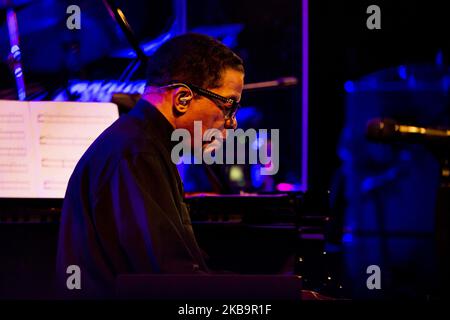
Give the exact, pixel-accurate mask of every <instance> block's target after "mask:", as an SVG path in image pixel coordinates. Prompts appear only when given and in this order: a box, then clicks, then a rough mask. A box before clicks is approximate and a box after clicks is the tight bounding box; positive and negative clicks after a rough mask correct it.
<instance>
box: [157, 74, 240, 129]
mask: <svg viewBox="0 0 450 320" xmlns="http://www.w3.org/2000/svg"><path fill="white" fill-rule="evenodd" d="M176 86H183V87H187V88H188V89H189V90H191V91H193V92H195V93H197V94H199V95H202V96H204V97H206V98H209V99H212V100H218V101H221V102H223V103H224V104H227V105H228V106H225V105H219V104H217V103H216V106H217V107H218V108H219V109H221V110H222V112H223V115H224V118H225V120H228V119H235V118H236V113H237V110H238V109H239V108H240V107H241V105H240V103H239V102H237V101H236V100H235V99H233V98H226V97H223V96H221V95H219V94H217V93H214V92H212V91H209V90H207V89H203V88H201V87H198V86H196V85H193V84H187V83H181V82H179V83H172V84H169V85H167V86H164V87H167V88H171V87H176Z"/></svg>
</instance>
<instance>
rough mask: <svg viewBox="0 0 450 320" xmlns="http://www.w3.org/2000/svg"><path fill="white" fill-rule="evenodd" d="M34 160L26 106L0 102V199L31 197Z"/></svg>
mask: <svg viewBox="0 0 450 320" xmlns="http://www.w3.org/2000/svg"><path fill="white" fill-rule="evenodd" d="M34 158H35V154H34V148H33V147H32V134H31V130H30V113H29V108H28V103H26V102H25V103H23V102H18V101H0V197H2V198H28V197H30V196H34V194H35V181H34V174H33V173H34V163H33V159H34Z"/></svg>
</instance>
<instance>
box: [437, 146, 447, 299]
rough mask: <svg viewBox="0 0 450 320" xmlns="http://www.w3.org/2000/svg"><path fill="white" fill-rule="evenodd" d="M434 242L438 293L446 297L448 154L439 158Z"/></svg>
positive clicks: (441, 296)
mask: <svg viewBox="0 0 450 320" xmlns="http://www.w3.org/2000/svg"><path fill="white" fill-rule="evenodd" d="M436 242H437V248H436V250H437V252H436V253H437V267H438V276H439V278H438V283H439V288H438V293H439V295H440V298H444V297H448V296H449V294H448V293H446V290H448V288H449V285H450V275H449V270H450V154H449V152H448V151H447V152H446V155H445V156H444V157H442V158H441V181H440V186H439V189H438V193H437V199H436Z"/></svg>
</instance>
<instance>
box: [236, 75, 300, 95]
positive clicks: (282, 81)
mask: <svg viewBox="0 0 450 320" xmlns="http://www.w3.org/2000/svg"><path fill="white" fill-rule="evenodd" d="M297 83H298V79H297V78H296V77H283V78H278V79H276V80H272V81H263V82H254V83H247V84H245V85H244V91H246V92H247V91H253V90H259V89H269V88H279V87H292V86H295V85H297Z"/></svg>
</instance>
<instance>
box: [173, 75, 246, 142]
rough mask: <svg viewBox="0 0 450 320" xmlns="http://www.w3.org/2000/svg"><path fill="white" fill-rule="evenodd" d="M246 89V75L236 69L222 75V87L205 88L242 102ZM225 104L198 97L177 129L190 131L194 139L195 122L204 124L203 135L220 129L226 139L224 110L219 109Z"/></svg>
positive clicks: (191, 102)
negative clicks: (244, 89) (209, 130)
mask: <svg viewBox="0 0 450 320" xmlns="http://www.w3.org/2000/svg"><path fill="white" fill-rule="evenodd" d="M243 87H244V74H243V73H242V72H240V71H237V70H234V69H226V70H225V71H224V72H223V75H222V86H220V87H218V88H205V89H208V90H210V91H212V92H214V93H216V94H218V95H221V96H223V97H226V98H233V99H234V100H236V101H240V100H241V95H242V89H243ZM222 103H223V102H221V101H217V100H215V99H210V98H207V97H204V96H201V95H196V98H195V99H192V100H191V101H190V103H189V108H188V109H187V111H186V113H185V114H184V115H183V116H181V117H179V118H178V119H177V125H176V127H177V128H185V129H187V130H189V132H190V134H191V137H194V121H201V122H202V135H203V133H204V132H205V131H206V130H208V129H218V130H220V131H221V132H222V134H223V137H225V129H227V128H225V118H224V114H223V112H222V110H221V109H220V108H219V107H218V105H219V106H222V105H223V104H222Z"/></svg>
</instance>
